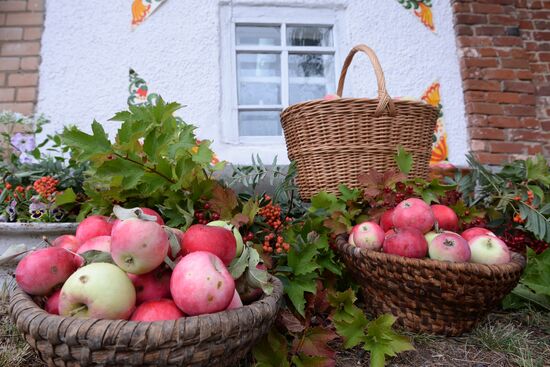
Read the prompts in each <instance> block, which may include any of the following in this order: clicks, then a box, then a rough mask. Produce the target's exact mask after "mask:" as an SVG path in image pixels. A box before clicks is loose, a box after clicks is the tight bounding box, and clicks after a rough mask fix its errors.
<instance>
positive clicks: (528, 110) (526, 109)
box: [503, 105, 537, 116]
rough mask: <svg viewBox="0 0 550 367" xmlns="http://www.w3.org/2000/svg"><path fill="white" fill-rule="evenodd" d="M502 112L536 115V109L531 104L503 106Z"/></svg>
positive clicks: (514, 114)
mask: <svg viewBox="0 0 550 367" xmlns="http://www.w3.org/2000/svg"><path fill="white" fill-rule="evenodd" d="M503 108H504V112H505V114H506V115H510V116H536V114H537V111H536V110H535V107H533V106H521V105H516V106H504V107H503Z"/></svg>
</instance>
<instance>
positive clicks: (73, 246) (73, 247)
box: [52, 234, 82, 252]
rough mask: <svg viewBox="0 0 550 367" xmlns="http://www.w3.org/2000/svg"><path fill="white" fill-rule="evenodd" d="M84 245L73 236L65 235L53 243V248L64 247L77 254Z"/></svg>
mask: <svg viewBox="0 0 550 367" xmlns="http://www.w3.org/2000/svg"><path fill="white" fill-rule="evenodd" d="M81 244H82V243H81V242H80V241H79V240H78V238H76V236H73V235H72V234H64V235H63V236H59V237H57V238H56V239H55V240H53V242H52V246H53V247H62V248H64V249H67V250H69V251H72V252H76V251H77V250H78V248H79V247H80V245H81Z"/></svg>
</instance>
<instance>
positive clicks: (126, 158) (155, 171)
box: [113, 152, 176, 184]
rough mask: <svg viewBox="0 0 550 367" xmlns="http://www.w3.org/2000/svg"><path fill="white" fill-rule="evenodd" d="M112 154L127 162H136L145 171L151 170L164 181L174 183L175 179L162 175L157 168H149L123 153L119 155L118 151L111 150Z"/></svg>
mask: <svg viewBox="0 0 550 367" xmlns="http://www.w3.org/2000/svg"><path fill="white" fill-rule="evenodd" d="M113 154H114V155H116V156H117V157H119V158H122V159H124V160H127V161H128V162H132V163H135V164H137V165H138V166H141V167H143V169H144V170H145V171H147V172H151V173H154V174H156V175H159V176H160V177H162V178H164V179H165V180H166V181H168V182H170V183H172V184H175V183H176V181H174V180H172V179H171V178H170V177H168V176H166V175H164V174H163V173H161V172H159V171H157V170H156V169H154V168H151V167H148V166H146V165H145V164H143V163H142V162H139V161H136V160H133V159H132V158H130V157H125V156H123V155H121V154H119V153H117V152H113Z"/></svg>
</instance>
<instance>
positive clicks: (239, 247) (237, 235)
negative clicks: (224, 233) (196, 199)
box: [207, 220, 244, 257]
mask: <svg viewBox="0 0 550 367" xmlns="http://www.w3.org/2000/svg"><path fill="white" fill-rule="evenodd" d="M207 226H212V227H222V228H225V229H229V230H230V231H231V230H232V231H233V236H235V241H237V253H236V254H235V257H239V256H241V254H242V253H243V248H244V242H243V236H241V232H239V229H238V228H237V227H235V226H234V225H232V224H231V223H229V222H226V221H225V220H215V221H213V222H210V223H208V224H207Z"/></svg>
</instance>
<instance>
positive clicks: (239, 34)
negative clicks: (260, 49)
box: [235, 25, 281, 46]
mask: <svg viewBox="0 0 550 367" xmlns="http://www.w3.org/2000/svg"><path fill="white" fill-rule="evenodd" d="M235 34H236V38H237V45H239V46H240V45H256V46H262V45H263V46H265V45H269V46H280V45H281V27H278V26H275V27H274V26H247V25H240V26H237V29H236V32H235Z"/></svg>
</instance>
